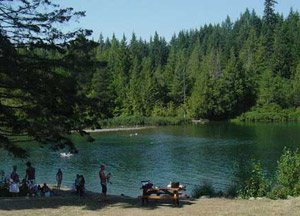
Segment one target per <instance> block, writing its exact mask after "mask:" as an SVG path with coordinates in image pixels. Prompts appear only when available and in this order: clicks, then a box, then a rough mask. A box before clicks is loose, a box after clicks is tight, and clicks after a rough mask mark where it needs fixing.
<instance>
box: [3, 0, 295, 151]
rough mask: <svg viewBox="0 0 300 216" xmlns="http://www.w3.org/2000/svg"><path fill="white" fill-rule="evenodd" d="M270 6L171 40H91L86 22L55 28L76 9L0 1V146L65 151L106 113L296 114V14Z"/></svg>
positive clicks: (256, 117)
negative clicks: (33, 144) (46, 146)
mask: <svg viewBox="0 0 300 216" xmlns="http://www.w3.org/2000/svg"><path fill="white" fill-rule="evenodd" d="M12 2H14V4H13V3H12ZM276 4H277V2H276V1H275V0H265V2H264V7H265V9H264V14H263V16H262V17H261V16H258V15H257V14H256V12H255V11H249V10H246V11H244V12H243V13H241V15H240V17H239V18H238V19H237V20H235V21H233V20H231V19H230V17H229V16H228V17H227V18H226V20H224V21H223V22H222V23H220V24H216V25H212V24H209V25H204V26H202V27H200V28H198V29H191V30H183V31H180V32H179V33H178V34H174V36H173V37H172V38H171V40H170V41H166V39H165V38H164V37H163V36H160V35H159V34H158V33H157V32H155V34H154V35H153V36H152V37H151V38H150V40H144V39H142V38H139V37H138V36H137V35H135V34H134V33H133V34H132V35H131V37H130V38H126V36H125V35H124V36H123V38H122V39H117V38H116V37H115V36H112V38H104V37H103V36H102V35H100V36H99V39H98V40H97V41H95V40H91V39H89V38H90V37H89V36H90V35H91V31H90V30H85V29H80V30H77V31H74V32H62V31H61V30H60V29H59V28H57V25H56V24H61V23H65V22H68V21H69V20H71V19H74V18H79V17H81V16H84V15H85V13H84V12H81V11H80V12H75V11H73V9H72V8H60V6H59V5H56V4H54V3H52V2H51V1H50V0H31V1H29V0H14V1H11V0H2V1H0V148H4V149H6V150H8V151H10V152H13V153H14V154H15V155H24V154H25V152H24V151H25V150H24V149H22V148H21V147H20V145H19V143H22V142H28V141H31V140H34V141H37V142H38V143H41V145H44V144H49V143H50V144H51V145H50V147H51V148H53V149H59V148H63V147H65V146H68V147H70V148H71V149H72V148H75V147H74V145H73V143H72V141H71V140H70V139H69V138H68V136H67V135H68V134H70V133H71V131H78V132H79V133H80V134H82V135H85V134H86V133H85V132H84V131H83V129H84V128H100V127H101V126H102V125H101V120H102V121H103V120H106V119H113V118H126V117H133V118H138V117H147V118H183V119H195V120H199V119H208V120H230V119H235V120H239V121H260V120H266V121H276V120H281V121H286V120H300V15H299V12H298V11H294V10H293V9H291V10H290V13H289V14H288V16H287V17H284V16H283V15H281V14H279V13H276V11H275V6H276ZM41 6H43V7H47V8H49V10H48V11H46V12H43V11H41V10H40V9H39V8H40V7H41ZM90 139H91V140H92V138H90Z"/></svg>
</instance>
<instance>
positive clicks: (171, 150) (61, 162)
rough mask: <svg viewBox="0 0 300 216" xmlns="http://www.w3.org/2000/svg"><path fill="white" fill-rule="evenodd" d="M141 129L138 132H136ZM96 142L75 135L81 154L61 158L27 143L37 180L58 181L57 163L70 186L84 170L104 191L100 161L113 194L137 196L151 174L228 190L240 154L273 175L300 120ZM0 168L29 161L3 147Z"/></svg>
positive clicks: (294, 143) (296, 138)
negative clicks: (8, 152)
mask: <svg viewBox="0 0 300 216" xmlns="http://www.w3.org/2000/svg"><path fill="white" fill-rule="evenodd" d="M135 133H137V135H135ZM93 137H94V138H95V139H96V141H95V142H93V143H89V142H87V141H86V139H85V138H79V137H74V140H75V142H76V145H77V148H78V150H79V154H77V155H74V156H72V157H70V158H61V157H60V156H59V152H51V151H49V150H48V149H47V148H44V149H40V148H38V147H36V146H34V145H28V148H29V149H30V155H31V158H30V160H31V162H32V164H33V167H35V168H36V178H37V182H40V183H43V182H47V183H50V184H54V183H56V181H55V174H56V172H57V169H58V168H61V169H62V171H63V173H64V179H63V184H65V185H67V186H71V184H72V182H73V181H74V178H75V175H76V174H82V175H84V177H85V180H86V187H87V189H88V190H91V191H96V192H100V184H99V174H98V173H99V169H100V164H101V163H104V164H106V166H107V171H106V172H107V173H108V172H111V173H112V179H111V181H112V184H111V185H109V186H108V192H109V193H111V194H121V193H123V194H125V195H128V196H133V197H136V196H138V195H139V194H140V193H141V191H140V189H139V187H140V181H141V180H151V181H152V182H153V183H154V184H155V185H156V186H162V187H164V186H166V185H167V184H168V183H169V182H170V181H179V182H180V183H183V184H185V185H187V193H190V192H191V190H192V188H193V185H195V184H199V183H201V182H202V181H203V180H208V181H211V182H212V184H213V186H214V187H215V189H216V190H217V191H218V190H223V191H226V188H227V187H228V186H229V185H230V184H231V183H232V180H233V171H234V167H235V166H234V165H235V164H236V163H238V162H239V161H240V159H241V158H246V159H249V160H250V159H251V158H256V159H258V160H261V163H262V166H263V167H264V169H265V170H266V172H267V173H268V174H269V175H273V174H274V171H275V169H276V165H277V160H278V159H279V157H280V154H281V152H282V149H283V147H284V146H287V147H290V148H292V149H295V148H298V147H300V124H296V123H269V124H232V123H209V124H206V125H199V126H178V127H158V128H152V129H147V130H138V131H127V132H111V133H98V134H93ZM0 159H1V164H0V169H3V170H5V172H6V173H7V174H8V173H9V172H10V171H11V167H12V165H14V164H16V165H18V173H19V174H20V176H21V178H23V176H25V168H26V167H25V165H24V164H25V161H22V160H20V159H15V158H13V157H11V156H10V155H8V154H7V153H5V152H3V151H2V150H1V151H0Z"/></svg>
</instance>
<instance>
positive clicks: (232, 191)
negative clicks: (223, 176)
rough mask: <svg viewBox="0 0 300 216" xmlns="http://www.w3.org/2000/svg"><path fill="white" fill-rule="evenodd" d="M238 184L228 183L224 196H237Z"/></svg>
mask: <svg viewBox="0 0 300 216" xmlns="http://www.w3.org/2000/svg"><path fill="white" fill-rule="evenodd" d="M238 190H239V188H238V185H236V184H232V185H230V186H229V187H228V188H227V191H226V197H228V198H234V197H237V195H238Z"/></svg>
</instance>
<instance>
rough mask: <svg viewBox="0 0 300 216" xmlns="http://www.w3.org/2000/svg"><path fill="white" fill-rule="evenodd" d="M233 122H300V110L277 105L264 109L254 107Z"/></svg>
mask: <svg viewBox="0 0 300 216" xmlns="http://www.w3.org/2000/svg"><path fill="white" fill-rule="evenodd" d="M232 121H233V122H260V121H262V122H284V121H300V109H299V108H296V109H294V108H289V109H282V108H281V107H280V106H279V105H277V104H269V105H264V106H262V107H253V108H252V109H251V110H250V111H249V112H246V113H243V114H242V115H240V116H238V117H237V118H235V119H233V120H232Z"/></svg>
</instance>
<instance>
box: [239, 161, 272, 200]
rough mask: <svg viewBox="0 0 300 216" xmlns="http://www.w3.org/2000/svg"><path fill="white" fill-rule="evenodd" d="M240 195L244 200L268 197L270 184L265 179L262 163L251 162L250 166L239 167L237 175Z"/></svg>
mask: <svg viewBox="0 0 300 216" xmlns="http://www.w3.org/2000/svg"><path fill="white" fill-rule="evenodd" d="M236 177H237V186H238V188H239V189H238V195H239V196H241V197H243V198H249V197H262V196H266V195H267V193H268V192H269V190H270V185H271V184H270V183H269V182H268V180H267V179H266V177H265V174H264V172H263V170H262V168H261V165H260V162H256V161H255V160H254V159H252V160H251V163H250V164H247V163H246V164H244V165H243V166H242V167H239V171H238V172H237V174H236Z"/></svg>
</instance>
